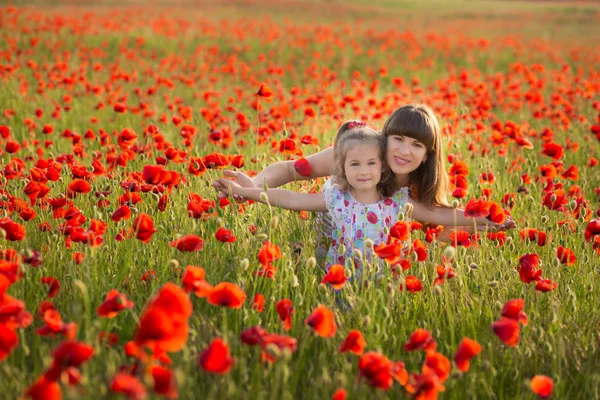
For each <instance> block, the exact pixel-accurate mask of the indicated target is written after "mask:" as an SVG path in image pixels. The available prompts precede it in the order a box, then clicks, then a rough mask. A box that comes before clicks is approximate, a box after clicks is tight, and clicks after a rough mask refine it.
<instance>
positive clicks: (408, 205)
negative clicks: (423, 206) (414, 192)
mask: <svg viewBox="0 0 600 400" xmlns="http://www.w3.org/2000/svg"><path fill="white" fill-rule="evenodd" d="M414 209H415V206H413V205H412V204H411V203H406V204H405V205H404V213H405V214H406V215H412V212H413V210H414Z"/></svg>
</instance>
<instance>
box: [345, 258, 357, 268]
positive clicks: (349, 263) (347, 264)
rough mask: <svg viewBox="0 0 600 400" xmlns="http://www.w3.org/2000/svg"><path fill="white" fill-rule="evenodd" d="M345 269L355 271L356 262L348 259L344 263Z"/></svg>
mask: <svg viewBox="0 0 600 400" xmlns="http://www.w3.org/2000/svg"><path fill="white" fill-rule="evenodd" d="M344 267H345V268H346V271H348V270H350V271H353V270H354V269H355V268H354V260H352V259H351V258H346V261H344Z"/></svg>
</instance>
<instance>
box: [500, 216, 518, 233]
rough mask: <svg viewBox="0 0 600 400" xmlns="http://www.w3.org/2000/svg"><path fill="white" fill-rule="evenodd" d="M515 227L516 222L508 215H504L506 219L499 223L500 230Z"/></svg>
mask: <svg viewBox="0 0 600 400" xmlns="http://www.w3.org/2000/svg"><path fill="white" fill-rule="evenodd" d="M516 227H517V223H516V222H515V220H514V219H512V217H510V216H508V215H507V216H506V220H505V221H504V223H502V224H500V230H502V231H507V230H509V229H514V228H516Z"/></svg>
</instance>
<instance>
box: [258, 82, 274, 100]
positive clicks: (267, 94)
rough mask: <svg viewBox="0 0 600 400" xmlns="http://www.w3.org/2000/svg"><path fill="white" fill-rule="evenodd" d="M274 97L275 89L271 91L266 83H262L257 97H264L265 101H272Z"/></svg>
mask: <svg viewBox="0 0 600 400" xmlns="http://www.w3.org/2000/svg"><path fill="white" fill-rule="evenodd" d="M273 95H274V93H273V89H271V88H270V87H269V85H267V84H266V83H261V84H260V88H258V92H256V96H259V97H262V98H263V99H265V100H271V99H272V98H273Z"/></svg>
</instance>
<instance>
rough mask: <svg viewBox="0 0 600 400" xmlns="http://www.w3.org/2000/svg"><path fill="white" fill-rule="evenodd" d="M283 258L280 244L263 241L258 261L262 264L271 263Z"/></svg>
mask: <svg viewBox="0 0 600 400" xmlns="http://www.w3.org/2000/svg"><path fill="white" fill-rule="evenodd" d="M279 258H281V250H279V246H277V245H275V244H273V243H271V242H269V241H268V240H267V241H266V242H264V243H263V245H262V247H261V248H260V250H259V251H258V261H259V262H260V263H261V264H262V265H267V264H271V263H272V262H273V261H275V260H277V259H279Z"/></svg>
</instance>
